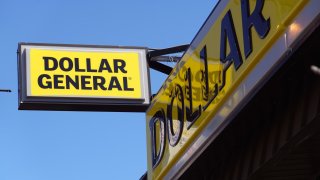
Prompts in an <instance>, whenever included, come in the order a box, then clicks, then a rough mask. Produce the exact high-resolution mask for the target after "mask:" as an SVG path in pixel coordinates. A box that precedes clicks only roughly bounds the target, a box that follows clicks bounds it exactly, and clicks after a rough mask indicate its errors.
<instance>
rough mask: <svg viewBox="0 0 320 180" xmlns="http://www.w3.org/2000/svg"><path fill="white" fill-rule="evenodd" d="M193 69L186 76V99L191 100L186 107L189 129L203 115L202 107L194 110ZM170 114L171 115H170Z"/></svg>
mask: <svg viewBox="0 0 320 180" xmlns="http://www.w3.org/2000/svg"><path fill="white" fill-rule="evenodd" d="M191 76H192V75H191V69H190V68H188V70H187V72H186V74H185V81H186V83H187V84H186V85H185V88H186V89H185V90H186V99H187V100H189V106H186V114H187V129H190V127H191V126H192V125H193V123H194V122H195V121H196V120H197V119H198V118H199V117H200V115H201V105H199V106H198V107H196V110H194V108H193V102H192V98H193V97H192V79H191ZM168 114H169V113H168Z"/></svg>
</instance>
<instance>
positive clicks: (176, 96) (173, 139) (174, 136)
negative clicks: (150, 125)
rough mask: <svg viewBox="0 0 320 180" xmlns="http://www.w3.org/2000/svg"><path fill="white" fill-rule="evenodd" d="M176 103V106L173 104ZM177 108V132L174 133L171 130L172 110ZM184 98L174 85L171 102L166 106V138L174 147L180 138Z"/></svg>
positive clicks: (178, 86)
mask: <svg viewBox="0 0 320 180" xmlns="http://www.w3.org/2000/svg"><path fill="white" fill-rule="evenodd" d="M174 101H176V104H175V103H174ZM174 107H176V108H177V114H178V119H177V120H178V122H179V125H178V126H177V132H174V128H173V117H172V114H173V112H172V111H173V108H174ZM183 110H184V97H183V92H182V88H181V86H180V85H178V84H176V86H175V88H174V89H173V90H172V92H171V102H170V104H168V106H167V118H168V119H167V122H168V138H169V144H170V145H171V146H176V145H177V144H178V142H179V140H180V138H181V135H182V131H183V120H184V111H183Z"/></svg>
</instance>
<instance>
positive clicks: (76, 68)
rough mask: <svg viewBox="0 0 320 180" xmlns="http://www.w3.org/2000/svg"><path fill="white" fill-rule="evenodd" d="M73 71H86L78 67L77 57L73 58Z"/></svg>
mask: <svg viewBox="0 0 320 180" xmlns="http://www.w3.org/2000/svg"><path fill="white" fill-rule="evenodd" d="M74 71H76V72H85V71H86V70H84V69H80V67H79V58H74Z"/></svg>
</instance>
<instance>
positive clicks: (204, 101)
mask: <svg viewBox="0 0 320 180" xmlns="http://www.w3.org/2000/svg"><path fill="white" fill-rule="evenodd" d="M307 3H308V0H289V1H288V0H268V1H265V0H232V1H231V0H230V1H229V2H226V1H220V2H219V4H218V7H219V8H216V11H220V12H218V13H219V14H217V13H215V12H213V14H211V17H209V20H208V21H207V22H206V24H205V25H204V26H203V29H201V31H200V32H199V34H198V36H201V40H199V38H198V37H196V39H195V40H194V41H193V43H192V44H191V48H192V50H191V51H190V50H189V51H188V53H186V54H185V55H184V56H183V58H182V61H180V62H179V64H177V66H176V67H175V69H174V70H173V72H172V73H171V75H170V76H169V78H168V79H167V81H166V82H165V83H164V85H163V87H162V88H161V89H160V91H159V93H158V94H157V96H156V97H155V98H154V99H153V101H152V102H151V106H150V108H149V109H148V112H147V123H146V124H147V127H146V130H147V143H148V145H147V152H148V179H163V178H164V177H165V175H167V173H168V172H169V170H170V169H172V168H173V167H174V164H175V163H176V162H177V161H178V160H179V158H181V156H182V155H183V154H184V153H185V150H186V148H188V147H190V145H191V144H192V143H193V142H194V139H195V138H196V137H199V135H200V134H201V132H202V130H203V129H204V128H205V127H206V125H207V124H208V123H209V122H210V120H212V118H213V117H214V116H215V113H216V112H217V110H218V108H219V107H221V105H222V104H223V103H225V102H226V99H227V98H228V97H229V96H230V94H231V93H232V92H233V91H234V89H235V88H236V87H238V85H239V84H240V83H241V82H242V81H243V79H244V78H245V77H246V76H247V75H248V74H249V73H250V72H251V71H252V69H254V68H255V65H256V64H257V63H258V62H259V61H260V60H261V58H262V57H263V56H264V55H265V54H266V53H267V52H268V50H269V49H270V47H272V45H273V44H274V43H275V42H276V40H277V39H278V38H279V37H280V36H282V35H283V34H284V31H285V30H286V29H287V28H288V27H289V26H291V25H294V24H292V23H293V22H292V20H293V18H294V17H295V16H296V15H297V14H299V12H300V10H301V9H302V8H303V7H304V5H305V4H307ZM220 6H224V7H222V8H221V7H220ZM210 23H212V24H210ZM208 24H209V26H208ZM295 27H296V30H297V31H299V26H298V25H295ZM235 97H236V95H235ZM226 108H227V107H226ZM204 138H205V137H204ZM193 151H197V150H196V149H195V150H193Z"/></svg>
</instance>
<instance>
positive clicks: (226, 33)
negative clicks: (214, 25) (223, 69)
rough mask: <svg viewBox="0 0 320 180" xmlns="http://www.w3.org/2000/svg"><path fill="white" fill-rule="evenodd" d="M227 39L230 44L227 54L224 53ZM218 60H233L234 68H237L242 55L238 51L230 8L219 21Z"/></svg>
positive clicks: (240, 62)
mask: <svg viewBox="0 0 320 180" xmlns="http://www.w3.org/2000/svg"><path fill="white" fill-rule="evenodd" d="M227 40H228V42H229V46H230V52H229V54H228V56H227V55H226V51H227V43H226V41H227ZM220 61H221V62H223V63H225V62H227V61H233V63H234V67H235V69H236V70H238V68H239V67H240V66H241V64H242V57H241V54H240V51H239V44H238V39H237V36H236V31H235V29H234V24H233V20H232V15H231V11H230V10H229V11H228V12H227V14H226V15H225V16H224V17H223V19H222V22H221V39H220ZM227 66H228V65H227Z"/></svg>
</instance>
